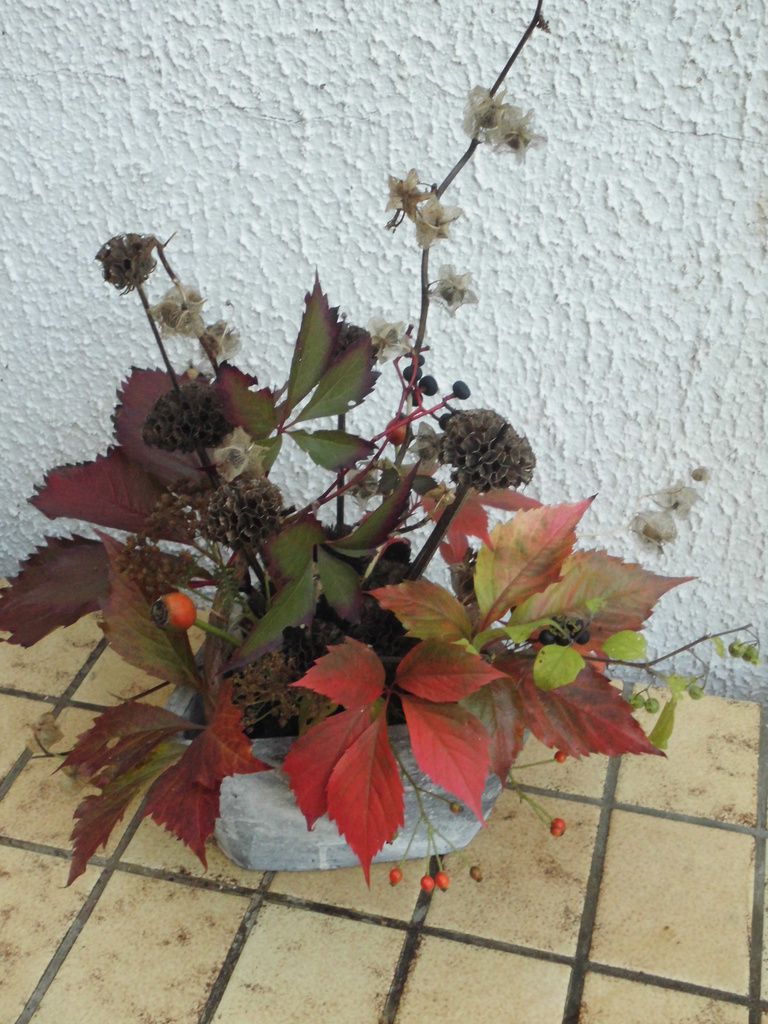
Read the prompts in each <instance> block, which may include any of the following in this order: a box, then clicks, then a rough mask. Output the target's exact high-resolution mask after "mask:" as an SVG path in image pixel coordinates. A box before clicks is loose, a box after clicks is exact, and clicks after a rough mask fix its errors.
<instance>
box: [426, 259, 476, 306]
mask: <svg viewBox="0 0 768 1024" xmlns="http://www.w3.org/2000/svg"><path fill="white" fill-rule="evenodd" d="M471 285H472V274H470V273H466V274H457V273H456V271H455V270H454V269H453V267H452V266H451V264H450V263H446V264H445V265H444V266H442V267H440V274H439V277H438V279H437V281H436V282H435V283H434V284H433V285H432V288H431V295H432V299H433V300H434V301H435V302H438V303H439V304H440V305H441V306H445V308H446V309H447V310H448V312H449V313H450V314H451V316H453V315H454V314H455V313H456V310H457V309H458V308H459V307H460V306H475V305H477V295H476V294H475V292H473V291H472V288H471Z"/></svg>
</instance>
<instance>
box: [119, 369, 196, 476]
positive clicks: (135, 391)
mask: <svg viewBox="0 0 768 1024" xmlns="http://www.w3.org/2000/svg"><path fill="white" fill-rule="evenodd" d="M170 387H171V382H170V380H169V378H168V374H167V373H166V372H165V371H164V370H140V369H138V368H137V367H133V369H132V370H131V374H130V376H129V377H128V379H127V380H126V381H125V382H124V383H123V384H122V385H121V387H120V390H119V391H118V393H117V397H118V401H119V403H120V404H119V405H118V406H117V408H116V410H115V414H114V417H113V420H114V424H115V437H116V438H117V441H118V442H119V444H120V445H121V447H122V448H123V449H124V450H125V453H126V454H127V455H128V457H129V458H130V459H131V461H133V462H135V463H137V464H138V465H139V466H141V467H142V468H143V469H145V470H146V471H147V472H148V473H150V474H151V475H152V476H153V477H155V479H156V480H158V481H159V482H160V483H161V484H165V485H166V486H167V485H168V484H173V483H175V482H176V481H178V480H188V479H193V480H199V481H204V480H205V479H206V477H205V474H204V473H203V471H202V469H201V466H200V462H199V460H198V458H197V456H196V455H193V454H185V453H184V452H166V451H163V450H162V448H154V447H152V446H151V445H148V444H145V443H144V438H143V436H142V432H143V430H144V422H145V420H146V418H147V416H148V415H149V413H150V411H151V409H152V407H153V406H154V404H155V402H156V401H157V400H158V398H160V397H161V395H165V394H167V392H168V391H169V389H170Z"/></svg>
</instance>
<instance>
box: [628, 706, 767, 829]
mask: <svg viewBox="0 0 768 1024" xmlns="http://www.w3.org/2000/svg"><path fill="white" fill-rule="evenodd" d="M655 692H656V691H655ZM659 697H660V699H661V700H662V701H663V699H664V694H663V692H661V693H660V694H659ZM637 718H638V720H639V721H640V722H641V724H642V726H643V728H645V729H648V728H650V727H652V725H653V722H654V718H653V716H651V715H648V714H646V713H645V712H644V711H640V712H638V714H637ZM759 736H760V708H759V707H758V705H757V704H746V703H743V702H736V701H730V700H722V699H719V698H716V697H707V698H705V699H704V700H700V701H692V700H687V699H686V700H683V701H681V702H680V704H679V705H678V707H677V711H676V714H675V730H674V732H673V734H672V739H671V740H670V744H669V750H668V751H667V756H666V758H661V757H627V758H625V759H624V760H623V762H622V765H621V770H620V772H619V783H618V789H617V792H616V799H617V800H619V801H621V802H623V803H630V804H640V805H642V806H645V807H657V808H661V809H663V810H666V811H678V812H680V813H682V814H692V815H696V816H698V817H703V818H714V819H715V820H716V821H728V822H734V823H736V824H740V825H748V826H750V827H754V825H755V824H756V805H757V748H758V742H759Z"/></svg>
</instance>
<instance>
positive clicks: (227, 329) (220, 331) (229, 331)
mask: <svg viewBox="0 0 768 1024" xmlns="http://www.w3.org/2000/svg"><path fill="white" fill-rule="evenodd" d="M204 337H205V347H207V348H209V350H210V354H211V355H213V357H214V358H215V359H218V361H219V362H220V363H223V362H226V360H228V359H231V358H232V356H234V355H237V353H238V352H239V351H240V335H239V334H238V332H237V331H236V330H235V328H234V327H232V325H231V324H228V323H227V321H226V320H217V321H216V323H215V324H208V326H207V327H206V328H205V335H204ZM201 344H202V342H201Z"/></svg>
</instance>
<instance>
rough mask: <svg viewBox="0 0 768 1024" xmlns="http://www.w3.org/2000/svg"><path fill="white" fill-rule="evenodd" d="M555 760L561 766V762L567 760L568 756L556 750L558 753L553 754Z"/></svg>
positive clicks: (562, 751)
mask: <svg viewBox="0 0 768 1024" xmlns="http://www.w3.org/2000/svg"><path fill="white" fill-rule="evenodd" d="M555 760H556V761H557V763H558V764H562V763H563V761H567V760H568V755H567V754H566V752H565V751H564V750H558V752H557V753H556V754H555Z"/></svg>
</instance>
